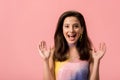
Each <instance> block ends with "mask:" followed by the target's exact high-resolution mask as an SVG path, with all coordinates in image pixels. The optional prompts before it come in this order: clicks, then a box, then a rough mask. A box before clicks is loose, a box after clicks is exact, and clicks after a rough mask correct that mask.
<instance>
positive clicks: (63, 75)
mask: <svg viewBox="0 0 120 80" xmlns="http://www.w3.org/2000/svg"><path fill="white" fill-rule="evenodd" d="M55 75H56V80H88V75H89V62H88V61H81V60H80V61H78V62H70V61H63V62H59V61H56V62H55Z"/></svg>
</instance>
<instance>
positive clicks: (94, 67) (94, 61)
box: [89, 43, 106, 80]
mask: <svg viewBox="0 0 120 80" xmlns="http://www.w3.org/2000/svg"><path fill="white" fill-rule="evenodd" d="M105 51H106V46H105V43H100V45H99V49H98V50H97V51H95V50H93V51H92V52H91V60H90V77H89V80H99V79H100V77H99V66H100V60H101V58H102V57H103V56H104V54H105Z"/></svg>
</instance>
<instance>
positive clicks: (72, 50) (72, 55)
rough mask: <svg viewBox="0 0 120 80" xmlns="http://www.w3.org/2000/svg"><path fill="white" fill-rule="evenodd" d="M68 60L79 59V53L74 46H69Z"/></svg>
mask: <svg viewBox="0 0 120 80" xmlns="http://www.w3.org/2000/svg"><path fill="white" fill-rule="evenodd" d="M68 56H69V58H79V53H78V51H77V48H76V44H69V52H68Z"/></svg>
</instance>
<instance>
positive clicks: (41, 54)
mask: <svg viewBox="0 0 120 80" xmlns="http://www.w3.org/2000/svg"><path fill="white" fill-rule="evenodd" d="M39 47H40V46H39ZM39 47H38V52H39V54H40V56H41V57H42V58H44V55H43V53H42V52H41V50H40V48H39Z"/></svg>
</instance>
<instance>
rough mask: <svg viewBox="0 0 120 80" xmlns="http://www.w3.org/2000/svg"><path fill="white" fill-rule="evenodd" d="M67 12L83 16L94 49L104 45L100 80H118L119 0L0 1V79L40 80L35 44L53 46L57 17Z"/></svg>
mask: <svg viewBox="0 0 120 80" xmlns="http://www.w3.org/2000/svg"><path fill="white" fill-rule="evenodd" d="M66 10H78V11H80V12H81V13H83V15H84V16H85V19H86V23H87V28H88V33H89V36H90V38H91V40H92V41H93V43H94V45H95V47H97V46H98V44H99V42H102V41H104V42H105V43H106V44H107V52H106V54H105V56H104V58H103V59H102V60H101V65H100V77H101V80H120V76H119V75H120V62H119V61H120V57H119V56H120V50H119V49H120V48H119V46H120V42H119V41H120V31H119V29H120V1H119V0H71V1H70V0H52V1H50V0H0V80H42V76H43V70H42V69H43V66H42V60H41V58H40V56H39V54H38V50H37V46H38V43H39V42H40V41H41V40H46V41H47V43H48V46H50V45H53V36H54V31H55V27H56V23H57V20H58V17H59V16H60V14H61V13H63V12H64V11H66Z"/></svg>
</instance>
